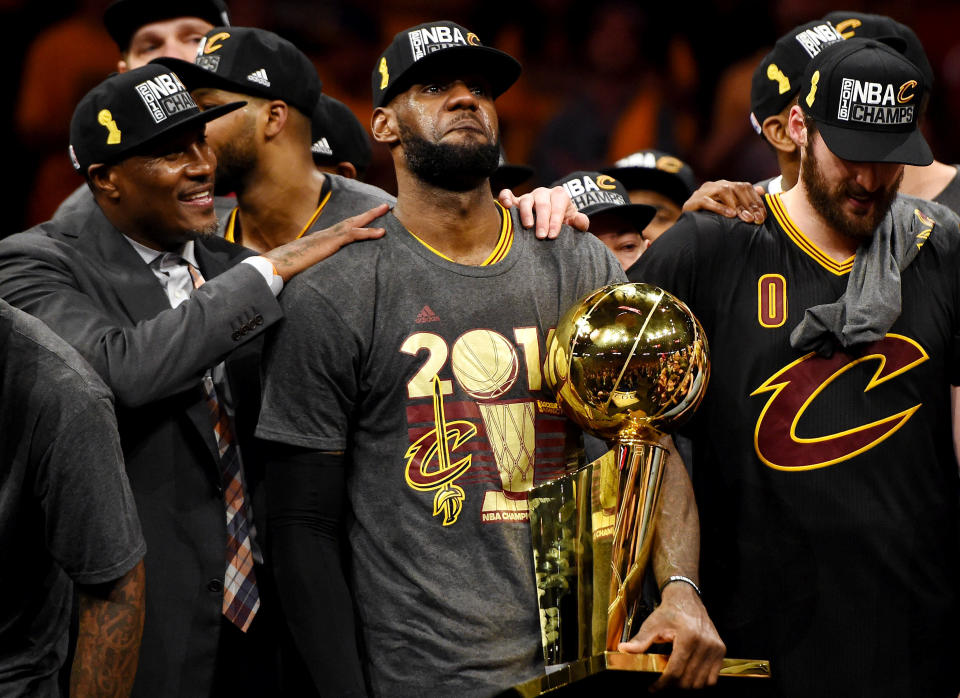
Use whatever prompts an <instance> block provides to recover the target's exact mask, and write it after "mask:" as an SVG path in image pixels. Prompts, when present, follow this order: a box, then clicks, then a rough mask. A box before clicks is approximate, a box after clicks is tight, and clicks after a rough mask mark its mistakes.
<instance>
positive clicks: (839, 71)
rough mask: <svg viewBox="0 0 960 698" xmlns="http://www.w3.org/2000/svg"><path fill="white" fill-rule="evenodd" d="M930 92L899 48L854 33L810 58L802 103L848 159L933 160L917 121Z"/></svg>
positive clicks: (826, 138) (831, 145)
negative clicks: (855, 36)
mask: <svg viewBox="0 0 960 698" xmlns="http://www.w3.org/2000/svg"><path fill="white" fill-rule="evenodd" d="M926 91H927V84H926V80H925V79H924V77H923V73H922V72H921V71H920V69H919V68H917V66H915V65H914V64H913V63H911V62H910V61H909V60H907V59H906V58H905V57H904V56H903V55H902V54H901V53H899V52H898V51H897V50H896V49H893V48H891V47H890V46H888V45H887V44H885V43H882V42H879V41H874V40H873V39H856V38H854V39H847V40H846V41H844V42H843V43H840V44H836V45H834V46H831V47H829V48H827V49H825V50H824V51H823V52H821V53H820V55H819V56H817V57H816V58H814V59H813V60H811V61H810V65H808V66H807V69H806V71H805V72H804V75H803V79H802V81H801V83H800V107H801V108H802V109H803V111H804V112H805V113H806V114H808V115H809V116H811V117H812V118H813V119H814V120H815V121H816V122H817V128H818V130H819V131H820V134H821V135H822V136H823V140H824V141H825V142H826V144H827V147H828V148H830V150H831V151H832V152H833V153H834V154H835V155H837V156H838V157H841V158H843V159H844V160H850V161H853V162H895V163H902V164H905V165H929V164H930V163H931V162H933V154H932V153H931V152H930V146H929V145H927V142H926V141H925V140H924V138H923V134H922V133H921V132H920V129H919V124H918V120H919V117H920V104H921V102H922V101H923V96H924V94H926Z"/></svg>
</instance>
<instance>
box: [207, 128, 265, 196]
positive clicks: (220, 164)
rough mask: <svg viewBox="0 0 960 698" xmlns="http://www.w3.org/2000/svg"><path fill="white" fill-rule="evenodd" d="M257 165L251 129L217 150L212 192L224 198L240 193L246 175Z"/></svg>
mask: <svg viewBox="0 0 960 698" xmlns="http://www.w3.org/2000/svg"><path fill="white" fill-rule="evenodd" d="M256 164H257V153H256V147H255V146H254V143H253V130H252V127H251V129H250V130H249V131H246V132H244V133H243V135H242V136H241V137H240V138H239V139H237V140H233V141H228V142H226V143H224V144H223V145H221V146H220V148H219V149H218V150H217V175H216V178H215V179H214V184H213V191H214V193H215V194H217V195H218V196H225V195H227V194H232V193H236V192H238V191H240V190H241V189H242V187H243V182H244V180H245V179H246V177H247V175H248V174H249V173H250V172H251V171H252V170H253V168H254V167H255V166H256Z"/></svg>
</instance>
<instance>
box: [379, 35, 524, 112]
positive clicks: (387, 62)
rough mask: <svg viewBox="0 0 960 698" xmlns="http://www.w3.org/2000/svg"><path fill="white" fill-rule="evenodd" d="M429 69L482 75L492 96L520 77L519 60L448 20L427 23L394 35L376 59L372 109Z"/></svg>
mask: <svg viewBox="0 0 960 698" xmlns="http://www.w3.org/2000/svg"><path fill="white" fill-rule="evenodd" d="M431 70H433V71H437V70H443V71H444V72H445V73H446V74H449V73H450V72H451V71H454V72H455V71H459V70H463V71H465V72H466V71H469V72H474V73H477V74H479V75H482V76H483V77H485V78H486V79H487V80H489V81H490V87H491V89H492V90H493V96H494V97H499V96H500V95H501V94H503V93H504V92H506V90H507V88H509V87H510V85H512V84H513V83H514V82H516V81H517V78H518V77H520V63H518V62H517V60H516V59H515V58H513V56H511V55H509V54H507V53H504V52H503V51H499V50H497V49H495V48H490V47H489V46H484V45H483V44H481V43H480V39H478V38H477V35H476V34H474V33H473V32H471V31H469V30H467V29H466V28H465V27H462V26H460V25H459V24H456V23H454V22H449V21H440V22H427V23H426V24H418V25H417V26H415V27H411V28H410V29H404V30H403V31H402V32H400V33H399V34H397V35H396V36H394V37H393V41H391V42H390V45H389V46H387V49H386V50H385V51H384V52H383V53H382V54H381V55H380V57H379V58H378V59H377V63H376V65H375V66H374V69H373V77H372V87H373V106H374V108H377V107H382V106H384V105H385V104H386V103H387V102H389V101H390V100H391V99H393V97H394V95H396V94H397V93H399V92H402V91H403V90H404V89H406V88H407V87H408V86H410V85H412V84H414V83H415V82H416V80H417V79H418V78H422V77H423V76H424V75H429V74H430V71H431Z"/></svg>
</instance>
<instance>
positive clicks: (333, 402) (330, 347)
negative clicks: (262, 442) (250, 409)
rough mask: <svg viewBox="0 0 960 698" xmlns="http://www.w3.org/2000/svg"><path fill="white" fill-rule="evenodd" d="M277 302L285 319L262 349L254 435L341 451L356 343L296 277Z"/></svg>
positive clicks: (353, 394)
mask: <svg viewBox="0 0 960 698" xmlns="http://www.w3.org/2000/svg"><path fill="white" fill-rule="evenodd" d="M280 301H281V307H282V308H283V312H284V317H285V320H284V322H283V323H281V324H280V326H279V327H278V328H277V330H276V332H275V333H273V335H272V336H271V337H270V338H269V340H268V342H267V345H266V347H265V349H264V358H263V404H262V407H261V410H260V421H259V424H258V426H257V431H256V435H257V436H258V437H259V438H261V439H267V440H269V441H277V442H280V443H284V444H288V445H292V446H300V447H303V448H309V449H315V450H320V451H342V450H344V449H345V448H346V446H347V434H348V430H349V415H350V414H352V412H353V409H354V405H355V403H356V398H357V390H358V377H357V376H358V372H359V356H360V339H359V337H358V335H357V333H355V332H354V331H353V330H352V329H351V328H350V327H348V326H347V324H346V323H345V322H344V321H343V319H342V318H341V316H340V314H339V313H338V312H337V311H336V309H335V308H334V306H333V304H332V303H331V302H330V301H329V300H328V299H327V298H325V297H324V296H323V295H322V294H321V293H319V292H318V291H317V290H316V289H315V288H314V287H312V286H311V285H310V284H309V283H307V282H306V281H304V280H303V279H302V278H300V277H297V278H294V279H293V280H292V281H291V282H290V283H289V284H288V285H287V289H286V290H285V291H284V293H283V295H282V296H281V298H280ZM319 357H323V360H322V361H320V360H319Z"/></svg>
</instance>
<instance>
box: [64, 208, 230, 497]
mask: <svg viewBox="0 0 960 698" xmlns="http://www.w3.org/2000/svg"><path fill="white" fill-rule="evenodd" d="M88 224H89V227H87V226H85V228H86V232H84V233H83V234H82V235H81V239H80V246H82V247H84V246H85V247H87V248H88V249H89V250H90V251H91V252H92V253H94V254H96V255H97V256H98V257H100V259H101V262H102V269H103V274H104V277H105V278H106V281H107V283H108V284H109V285H110V286H111V287H112V288H114V289H115V290H116V292H117V298H118V300H119V302H120V304H121V305H122V306H123V308H124V309H125V311H126V313H127V316H128V317H129V318H130V319H131V320H132V321H133V322H135V323H136V322H141V321H143V320H149V319H151V318H153V317H155V316H156V315H157V314H159V313H161V312H163V311H164V310H170V300H169V299H168V298H167V294H166V292H165V291H164V290H163V287H162V286H161V285H160V282H159V281H157V277H156V276H154V274H153V271H151V269H150V267H149V266H147V264H146V263H145V262H144V261H143V258H142V257H141V256H140V255H139V254H137V251H136V250H135V249H133V246H132V245H131V244H130V243H129V242H127V240H126V239H124V237H123V234H122V233H121V232H120V231H119V230H117V229H116V228H114V227H113V225H111V224H110V222H109V221H108V220H107V219H106V217H105V216H104V215H103V213H102V212H101V211H100V210H99V209H97V211H96V212H95V213H93V214H91V218H90V219H88ZM198 261H199V260H198ZM201 341H202V340H201ZM158 351H162V349H158ZM186 416H187V418H188V421H190V422H191V423H192V424H193V426H194V427H195V428H196V430H197V432H198V433H199V435H200V438H201V439H202V440H203V442H204V444H206V447H207V450H209V451H210V455H211V457H212V458H213V459H214V461H213V463H212V464H211V465H212V473H213V474H214V475H215V476H216V481H217V482H219V481H220V465H219V464H220V454H219V449H218V448H217V439H216V435H215V434H214V432H213V422H212V420H211V416H210V409H209V407H208V406H207V401H206V397H205V396H204V394H203V388H202V387H201V385H200V382H199V381H197V387H196V389H195V399H192V400H190V402H189V405H188V407H187V409H186Z"/></svg>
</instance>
